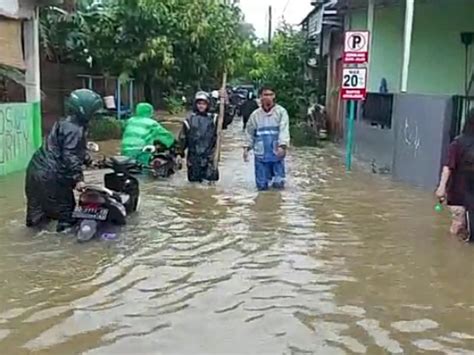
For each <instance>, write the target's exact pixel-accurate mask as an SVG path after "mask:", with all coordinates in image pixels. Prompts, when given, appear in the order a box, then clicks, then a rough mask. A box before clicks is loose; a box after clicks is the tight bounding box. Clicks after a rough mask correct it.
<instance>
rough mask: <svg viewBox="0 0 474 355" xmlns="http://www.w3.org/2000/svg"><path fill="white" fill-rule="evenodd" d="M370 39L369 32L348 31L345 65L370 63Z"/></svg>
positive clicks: (345, 43)
mask: <svg viewBox="0 0 474 355" xmlns="http://www.w3.org/2000/svg"><path fill="white" fill-rule="evenodd" d="M369 39H370V35H369V31H347V32H346V34H345V41H344V63H346V64H363V63H367V62H368V61H369Z"/></svg>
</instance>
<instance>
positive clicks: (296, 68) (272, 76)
mask: <svg viewBox="0 0 474 355" xmlns="http://www.w3.org/2000/svg"><path fill="white" fill-rule="evenodd" d="M310 50H311V47H310V46H308V44H307V42H306V40H305V38H304V36H303V34H302V33H301V32H299V31H296V30H294V29H293V28H291V27H290V26H286V25H285V26H283V27H282V28H280V29H279V30H278V31H277V33H276V35H275V37H274V39H273V41H272V44H271V46H270V47H268V45H266V46H265V47H263V46H261V47H260V48H258V49H257V50H255V52H254V55H253V63H250V65H251V66H253V67H252V69H250V70H249V76H250V79H252V80H253V81H255V82H259V83H266V84H270V85H272V86H273V87H274V88H275V90H276V91H277V97H278V102H279V103H280V104H282V105H283V106H285V108H286V109H287V110H288V113H289V115H290V118H291V119H292V120H295V119H296V120H297V119H300V118H303V117H304V115H305V113H306V109H307V106H308V98H309V96H310V95H311V92H312V90H311V89H310V87H309V86H307V85H306V83H305V68H306V61H307V58H308V57H309V51H310Z"/></svg>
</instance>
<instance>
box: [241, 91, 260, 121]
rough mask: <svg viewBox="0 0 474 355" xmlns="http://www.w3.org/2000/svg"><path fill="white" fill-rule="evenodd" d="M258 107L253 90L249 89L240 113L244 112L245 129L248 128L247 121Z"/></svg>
mask: <svg viewBox="0 0 474 355" xmlns="http://www.w3.org/2000/svg"><path fill="white" fill-rule="evenodd" d="M256 109H258V103H257V100H256V99H255V98H254V97H253V92H252V91H249V92H248V94H247V99H246V100H245V101H244V103H243V104H242V106H241V107H240V113H241V114H242V121H243V124H244V130H246V129H247V123H248V121H249V118H250V115H251V114H252V113H253V112H254V111H255V110H256Z"/></svg>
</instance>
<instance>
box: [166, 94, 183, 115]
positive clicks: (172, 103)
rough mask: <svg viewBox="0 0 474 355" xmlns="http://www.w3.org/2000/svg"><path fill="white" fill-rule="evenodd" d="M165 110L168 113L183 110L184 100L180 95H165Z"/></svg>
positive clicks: (173, 113)
mask: <svg viewBox="0 0 474 355" xmlns="http://www.w3.org/2000/svg"><path fill="white" fill-rule="evenodd" d="M164 101H165V105H166V110H167V111H168V113H170V114H172V115H175V114H177V113H181V112H183V111H184V108H185V106H184V102H183V100H182V99H181V97H178V96H166V97H165V98H164Z"/></svg>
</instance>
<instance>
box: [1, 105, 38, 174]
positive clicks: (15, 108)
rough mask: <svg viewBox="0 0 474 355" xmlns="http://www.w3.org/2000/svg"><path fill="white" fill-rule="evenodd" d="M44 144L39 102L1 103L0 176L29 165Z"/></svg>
mask: <svg viewBox="0 0 474 355" xmlns="http://www.w3.org/2000/svg"><path fill="white" fill-rule="evenodd" d="M40 145H41V111H40V105H39V103H12V104H1V105H0V176H2V175H6V174H9V173H12V172H15V171H21V170H24V169H25V168H26V166H27V165H28V161H29V160H30V158H31V156H32V154H33V153H34V151H35V150H36V149H37V148H38V147H39V146H40Z"/></svg>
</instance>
